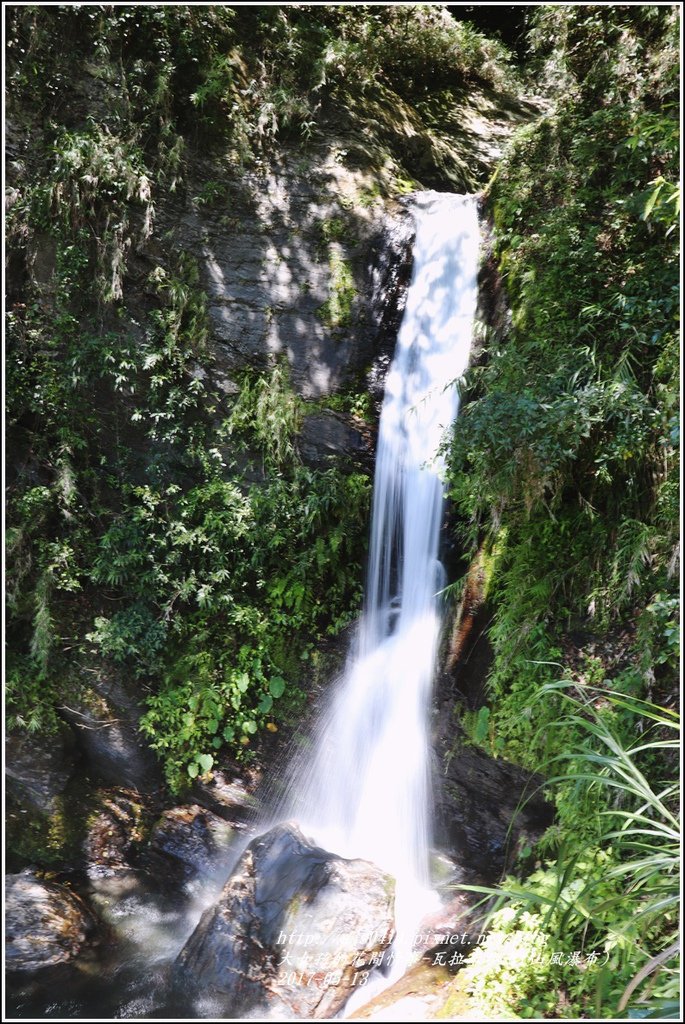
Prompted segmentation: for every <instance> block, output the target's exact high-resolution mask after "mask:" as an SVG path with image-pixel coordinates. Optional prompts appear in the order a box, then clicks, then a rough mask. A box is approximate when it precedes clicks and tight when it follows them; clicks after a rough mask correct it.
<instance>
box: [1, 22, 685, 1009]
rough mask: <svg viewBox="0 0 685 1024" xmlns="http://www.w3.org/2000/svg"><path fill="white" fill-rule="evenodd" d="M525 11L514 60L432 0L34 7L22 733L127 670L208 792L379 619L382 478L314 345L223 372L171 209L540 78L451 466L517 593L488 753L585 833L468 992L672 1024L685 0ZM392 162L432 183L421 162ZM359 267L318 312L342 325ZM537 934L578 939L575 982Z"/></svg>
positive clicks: (462, 513)
mask: <svg viewBox="0 0 685 1024" xmlns="http://www.w3.org/2000/svg"><path fill="white" fill-rule="evenodd" d="M526 20H527V21H528V22H529V24H528V34H527V45H528V47H529V51H528V52H527V54H526V57H525V60H524V62H523V69H522V70H520V69H519V70H517V69H516V62H515V61H514V59H513V58H512V57H511V56H510V54H509V53H508V52H507V51H506V49H505V48H504V46H503V45H502V44H501V43H500V42H497V41H493V40H492V39H488V38H486V37H485V36H484V35H483V34H481V33H480V32H479V31H477V30H476V29H474V28H473V27H472V26H471V25H470V24H469V23H468V22H466V21H455V20H450V19H449V18H447V17H444V16H443V12H441V11H440V10H438V9H436V8H434V7H429V6H427V5H426V6H424V5H414V6H410V7H389V8H381V7H378V6H374V5H368V6H366V5H341V6H333V5H324V6H322V7H308V6H307V5H289V6H288V7H278V6H274V5H272V6H261V7H253V8H235V9H234V8H231V7H227V6H204V7H155V6H154V5H150V6H137V7H134V6H125V5H123V6H116V7H115V6H110V7H108V8H104V7H86V6H82V7H67V6H64V7H61V6H53V7H40V6H38V5H35V6H26V7H23V8H14V9H12V11H11V12H10V14H9V16H8V23H7V47H8V51H7V52H8V59H9V63H8V75H7V82H8V89H9V102H8V114H9V117H10V127H9V131H8V150H9V170H10V175H9V178H10V184H11V185H12V188H11V189H10V202H11V206H10V210H9V214H8V220H7V238H8V251H9V289H10V291H9V302H8V335H7V336H8V388H7V396H8V431H9V436H8V450H9V453H10V456H11V458H10V474H9V485H10V486H9V496H8V536H7V540H8V579H9V588H8V611H9V621H8V637H9V641H10V644H9V653H8V691H7V694H8V695H7V700H8V712H9V724H10V727H11V728H16V729H28V730H33V731H36V730H49V729H50V728H52V727H53V726H54V725H55V722H56V713H57V712H58V711H59V708H60V706H61V705H62V704H64V703H65V702H67V701H68V699H69V698H70V695H71V694H73V693H77V692H79V690H82V689H84V688H86V689H87V682H86V680H87V672H86V670H87V669H92V667H93V666H99V665H104V664H107V665H109V666H114V667H115V668H116V669H117V670H118V671H120V672H121V673H122V674H123V675H125V676H126V677H127V678H129V679H131V678H132V679H134V680H135V684H136V686H137V687H138V689H139V692H140V694H141V697H142V699H143V700H144V703H145V708H146V713H145V716H144V718H143V722H142V728H143V730H144V732H145V733H146V735H147V737H148V739H149V742H150V744H151V746H152V747H153V748H154V749H155V750H156V751H157V752H158V753H159V755H160V757H161V759H162V763H163V766H164V769H165V773H166V778H167V781H168V783H169V785H170V787H171V788H172V789H173V790H174V791H181V790H182V788H183V786H184V785H186V784H187V783H188V782H189V781H190V780H192V779H195V778H196V777H198V776H199V775H203V774H205V773H206V772H208V771H210V770H211V768H212V766H213V764H214V763H215V759H217V760H218V759H219V758H220V757H222V756H224V754H226V753H229V754H230V755H231V756H232V757H235V756H245V754H246V751H249V750H250V749H251V747H250V745H251V744H253V743H254V737H255V736H256V735H258V734H259V733H260V731H261V730H264V729H268V730H271V731H273V730H275V729H277V728H278V726H279V724H280V723H281V722H282V721H283V720H287V719H288V718H289V717H291V718H292V717H293V716H295V715H296V714H297V713H298V709H299V707H300V706H301V704H302V702H303V700H304V694H303V692H302V690H303V687H305V686H306V680H307V679H308V678H309V676H310V674H311V673H310V668H309V666H310V665H311V664H312V662H314V661H315V660H316V655H317V650H318V648H319V646H320V644H321V641H322V638H323V637H326V636H330V635H332V634H335V633H336V632H339V630H340V629H341V628H342V627H343V626H344V625H345V624H346V623H348V622H349V621H350V620H351V618H352V617H353V616H354V615H355V613H356V611H357V610H358V607H359V602H360V597H361V575H362V563H363V556H364V545H365V533H366V522H367V518H368V502H369V490H370V485H369V479H368V476H366V475H365V474H363V473H360V472H349V471H347V470H346V471H343V470H342V469H340V468H332V469H328V470H316V469H311V468H307V467H306V466H305V465H303V463H302V461H301V459H300V456H299V453H298V431H299V429H300V424H301V419H302V416H303V413H304V411H305V408H304V404H303V402H302V401H301V400H300V399H299V398H298V397H297V396H296V394H295V393H294V390H293V388H292V386H291V383H290V380H289V374H288V369H287V366H286V365H285V364H282V363H278V364H275V365H274V366H273V367H272V368H271V369H270V370H269V371H268V372H267V371H263V370H259V371H257V370H254V369H250V368H247V367H246V369H245V372H244V375H243V377H242V378H241V379H240V381H239V382H238V384H239V387H238V388H237V389H236V390H235V393H231V394H229V395H227V394H225V393H224V392H221V391H219V390H218V389H217V388H216V387H215V386H214V384H213V377H212V372H211V371H212V366H213V359H214V357H213V352H212V341H211V332H210V326H209V322H208V316H207V300H206V297H205V295H204V294H203V292H202V289H201V286H200V278H199V270H198V265H197V263H196V262H195V260H194V259H193V257H192V254H184V255H179V254H178V253H176V252H173V251H172V250H170V249H165V248H164V245H163V242H164V240H163V239H160V238H159V237H158V234H157V232H156V223H155V206H156V203H157V202H158V199H159V196H160V194H161V193H169V194H171V193H174V194H183V192H184V189H185V188H186V184H185V182H186V178H187V176H188V168H189V165H190V164H191V163H192V161H193V159H195V158H196V156H197V154H198V153H201V152H202V153H204V152H206V151H209V152H211V153H213V154H215V155H219V156H220V158H221V160H222V161H224V162H225V165H226V167H227V168H228V169H229V170H228V173H230V174H232V175H234V176H236V177H238V176H239V175H241V174H243V173H244V172H245V171H247V170H253V169H255V168H258V167H259V166H261V165H262V163H265V162H268V160H269V159H270V158H271V157H272V156H273V155H274V153H276V152H278V151H279V149H281V148H288V147H289V148H290V149H293V150H298V151H299V150H304V149H306V147H307V146H309V145H312V144H313V143H314V142H315V141H316V139H317V138H318V139H321V138H325V136H326V132H327V131H332V130H333V129H334V128H335V130H338V129H339V128H340V126H341V125H345V126H347V127H348V128H349V127H350V124H352V126H353V127H354V124H355V120H354V119H355V117H357V118H359V121H358V123H357V127H359V124H361V125H362V126H364V125H365V123H366V122H364V119H363V113H364V111H365V110H373V111H374V117H375V118H376V119H377V120H382V119H383V118H387V117H388V116H389V113H388V112H389V111H390V110H392V109H395V110H397V111H398V117H399V116H400V113H399V112H400V111H402V110H404V107H403V105H404V104H407V105H411V107H412V109H413V110H415V111H418V112H419V113H420V115H421V117H422V118H423V121H424V123H425V125H426V126H427V130H429V131H430V132H432V133H433V135H434V137H435V138H436V139H438V140H441V139H443V140H444V139H446V138H447V137H448V135H449V132H450V130H451V127H453V126H451V125H450V121H449V116H448V114H447V113H446V112H448V111H449V109H450V105H451V104H452V103H453V101H454V100H455V97H457V96H458V95H461V94H463V93H464V92H468V90H469V88H472V87H474V86H475V85H478V86H479V87H484V88H494V89H500V90H504V89H510V90H514V91H515V90H521V89H522V88H523V85H522V82H523V81H524V80H525V81H526V82H527V87H529V88H534V89H535V90H536V91H537V92H539V93H542V94H544V95H545V96H546V97H547V106H546V108H545V113H544V114H543V116H541V117H539V118H538V119H537V120H536V121H535V122H534V123H532V124H531V125H530V126H529V127H527V128H525V129H524V130H522V131H520V132H519V133H518V134H517V135H516V136H515V137H514V139H513V140H512V143H511V145H510V146H509V148H508V150H507V152H506V155H505V157H504V159H503V160H502V161H501V162H500V164H499V166H498V169H497V171H496V173H495V175H494V177H493V179H492V181H491V183H490V185H489V187H488V189H487V193H486V198H487V204H488V207H489V210H490V211H491V214H492V217H493V220H494V224H495V228H496V245H497V253H496V256H497V261H498V265H499V269H500V273H501V276H502V280H503V283H504V286H505V289H506V293H507V297H508V301H509V303H510V307H511V312H512V320H511V324H509V325H498V328H497V329H493V330H492V332H491V335H490V336H489V337H488V339H487V340H486V349H487V352H486V359H485V360H483V361H482V362H481V363H480V364H479V366H478V367H477V368H474V369H473V370H472V371H470V372H469V374H468V375H467V378H466V380H465V382H464V387H465V390H466V393H467V397H468V401H467V402H466V404H465V406H464V410H463V413H462V416H461V418H460V421H459V430H458V432H457V433H456V435H455V437H454V439H453V441H452V444H451V450H450V472H449V486H450V490H451V495H452V498H453V500H454V502H455V506H456V508H457V510H458V519H459V523H460V533H459V538H458V539H459V543H460V544H461V545H462V546H463V547H464V548H467V549H468V548H470V549H472V551H473V553H474V554H475V553H476V552H477V551H478V550H479V549H482V550H484V551H485V552H486V553H487V560H488V565H489V566H491V576H492V579H491V583H490V588H489V594H488V600H489V602H490V604H491V608H492V612H493V620H492V625H491V628H490V640H491V643H492V646H493V650H494V665H493V669H492V672H491V675H490V678H489V686H490V690H489V700H488V707H486V708H484V709H481V711H480V713H479V714H478V715H477V716H473V719H474V720H473V721H472V722H471V727H472V728H471V733H472V737H473V738H474V741H476V742H481V743H483V745H484V746H485V747H486V748H487V749H488V750H489V751H490V752H491V753H493V754H495V755H497V756H504V757H507V758H510V759H512V760H514V761H517V762H518V763H520V764H523V765H524V766H526V767H529V768H533V769H541V770H543V771H544V772H545V773H546V775H547V776H548V777H549V778H550V783H549V786H548V789H549V794H550V797H551V798H552V799H553V800H554V801H555V803H556V807H557V823H556V825H555V826H554V828H553V829H551V830H550V832H549V833H548V834H547V836H546V837H545V838H544V840H543V842H542V844H541V845H540V847H539V848H538V849H536V850H534V851H530V850H526V851H522V859H521V864H520V867H521V869H522V871H523V872H524V873H527V874H528V877H527V878H526V879H525V880H524V882H522V883H516V882H514V881H513V880H507V882H506V883H505V885H504V888H503V892H504V895H503V897H502V900H501V902H500V904H498V909H497V910H496V914H495V917H494V918H493V928H494V934H495V935H499V936H500V937H506V936H511V935H513V936H515V939H516V944H517V947H516V948H517V950H519V951H521V955H520V956H518V955H517V956H513V955H512V956H509V957H508V959H507V962H506V966H503V965H502V963H501V962H498V961H497V960H494V961H493V960H488V959H486V957H485V953H484V952H482V951H478V952H476V953H475V954H474V956H473V958H472V961H471V965H470V967H469V969H468V970H467V972H466V973H465V978H466V980H467V982H468V984H469V985H470V990H471V992H472V993H473V994H474V996H475V997H476V998H477V999H478V1001H479V1003H480V1004H481V1005H483V1006H484V1007H485V1008H486V1009H487V1010H489V1011H492V1012H495V1013H501V1014H504V1015H509V1016H510V1017H511V1016H512V1015H514V1016H523V1017H525V1016H540V1015H555V1016H566V1017H575V1016H615V1015H616V1012H617V1009H619V1010H620V1012H623V1010H624V1006H625V1004H626V1003H628V1004H629V1005H630V1006H631V1011H632V1013H633V1014H634V1015H645V1014H646V1013H649V1012H650V1011H651V1010H653V1009H654V1008H655V1007H656V1009H657V1011H662V1012H663V1013H664V1014H665V1013H666V1012H668V1005H667V1004H668V1002H669V1000H671V998H672V997H673V995H674V994H675V985H674V973H673V972H674V963H675V961H674V958H673V942H674V933H675V930H676V907H675V903H674V895H675V894H676V893H677V889H676V878H677V875H676V870H677V867H676V864H677V861H676V850H677V828H678V822H677V791H676V788H675V779H676V773H677V761H676V757H675V751H674V747H673V735H674V731H675V728H676V726H677V715H676V712H677V667H678V566H679V547H678V543H679V541H678V534H677V524H678V472H679V463H678V448H679V434H678V423H679V419H678V393H679V385H678V323H677V314H678V253H677V243H678V230H677V223H678V215H679V207H678V195H679V192H678V183H677V171H678V108H677V102H678V80H677V67H678V23H677V17H676V12H675V9H673V8H671V7H670V6H668V5H660V6H657V5H644V6H637V7H635V6H633V7H628V6H626V7H621V6H618V7H611V6H604V7H600V6H592V5H571V6H563V5H548V6H543V7H540V8H538V9H537V10H536V11H535V12H534V13H531V14H530V16H529V17H527V19H526ZM56 40H60V45H59V46H57V45H55V41H56ZM519 50H522V46H521V44H520V43H519ZM85 67H87V68H88V75H89V76H90V80H91V84H90V86H89V90H87V91H84V90H82V89H80V86H79V78H78V76H76V77H75V75H74V68H85ZM98 83H100V84H102V87H103V92H102V94H100V93H99V92H98ZM113 94H114V95H115V97H116V99H115V101H113V102H112V101H111V96H112V95H113ZM15 122H16V124H15ZM17 126H18V127H17ZM24 131H25V132H27V133H28V136H29V140H30V148H29V150H27V151H24V149H23V148H22V145H23V144H22V143H20V142H18V141H17V139H18V137H19V136H20V135H21V134H22V132H24ZM401 149H402V147H401V146H400V152H399V154H398V153H397V152H395V156H396V157H397V172H396V174H397V180H398V181H399V182H400V187H399V190H406V188H410V187H411V185H412V181H413V180H414V178H415V177H417V176H418V171H417V169H416V167H414V166H413V165H412V166H410V165H409V164H406V165H405V164H403V163H402V160H404V159H408V157H406V156H405V154H404V153H403V152H401ZM201 198H202V197H201ZM204 198H205V200H206V201H207V202H209V201H210V199H211V196H210V195H209V194H208V196H205V197H204ZM332 237H333V236H332ZM333 240H335V239H333ZM146 246H148V247H152V246H157V247H158V248H156V249H155V250H154V251H155V253H156V256H155V259H156V266H155V269H154V270H153V271H151V272H150V271H149V268H148V269H147V270H146V272H145V275H144V280H142V279H141V272H140V266H139V265H138V264H136V262H135V259H136V255H137V254H138V253H139V252H140V251H142V250H143V249H145V247H146ZM330 251H331V252H332V253H333V254H335V250H330ZM46 253H47V254H52V256H51V257H50V259H51V262H52V264H53V268H52V270H51V272H50V274H49V275H46V273H45V271H44V267H43V264H44V262H45V260H46V258H47V257H46V255H45V254H46ZM331 258H333V257H331ZM338 272H339V274H340V275H342V277H341V280H343V279H344V280H343V285H341V288H340V289H339V294H338V295H337V296H336V303H335V304H333V303H332V304H329V306H328V307H326V309H325V310H323V312H322V316H326V317H328V318H329V320H330V322H331V324H332V325H334V326H340V325H343V326H344V324H345V322H346V318H349V315H350V302H349V301H348V298H346V296H348V292H349V287H348V286H349V282H347V285H345V283H344V282H345V281H346V280H347V279H346V278H344V274H345V273H346V270H345V267H344V266H342V265H341V268H339V271H338ZM350 287H351V286H350ZM348 297H349V296H348ZM336 397H337V399H338V400H339V401H345V402H347V403H348V405H349V404H350V403H351V401H352V399H351V397H350V396H344V398H341V396H336ZM357 404H358V405H359V406H360V408H361V407H362V406H365V407H366V408H367V409H368V405H367V404H366V403H364V401H363V399H359V400H358V403H357ZM536 950H537V951H540V950H542V951H544V952H545V954H546V951H547V950H549V951H550V952H552V951H554V952H559V953H560V954H563V957H564V958H565V957H572V956H573V955H574V954H575V953H576V952H579V953H580V954H581V958H580V960H581V963H582V969H581V968H579V967H574V966H570V967H569V966H568V964H569V963H571V964H572V961H567V960H566V959H562V960H561V961H556V962H555V961H551V959H550V957H549V956H547V955H541V957H540V958H539V960H534V959H533V958H532V957H531V956H529V953H530V952H531V951H532V952H535V951H536ZM595 951H598V952H599V954H601V955H599V956H598V958H597V962H596V963H595V962H592V961H588V955H589V954H591V953H594V952H595ZM639 971H642V973H641V976H640V977H639V980H638V983H637V985H636V991H635V992H632V991H628V992H627V995H626V991H627V989H628V986H629V985H630V983H631V979H634V978H635V977H636V976H637V975H638V972H639ZM645 994H646V996H647V998H648V1000H649V1001H648V1002H647V1003H644V1004H635V999H636V997H637V996H638V995H645Z"/></svg>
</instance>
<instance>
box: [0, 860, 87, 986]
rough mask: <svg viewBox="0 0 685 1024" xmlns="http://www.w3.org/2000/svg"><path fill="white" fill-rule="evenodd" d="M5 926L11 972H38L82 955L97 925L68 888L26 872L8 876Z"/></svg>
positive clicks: (84, 906)
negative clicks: (40, 969)
mask: <svg viewBox="0 0 685 1024" xmlns="http://www.w3.org/2000/svg"><path fill="white" fill-rule="evenodd" d="M5 924H6V948H5V954H6V964H7V967H8V969H9V970H10V971H35V970H38V969H39V968H43V967H54V966H55V965H57V964H62V963H66V962H67V961H69V960H73V958H74V957H76V956H78V954H79V953H80V952H81V950H82V948H83V947H84V945H85V944H86V943H87V941H88V939H89V938H90V937H91V936H92V934H93V932H94V930H95V925H96V922H95V918H94V916H93V914H92V913H91V912H90V911H89V910H88V908H87V907H86V905H85V903H84V902H83V900H81V899H80V898H79V897H78V896H76V895H75V894H74V893H73V892H71V891H70V890H69V889H67V888H66V887H65V886H63V885H59V884H57V883H56V882H45V881H43V880H41V879H38V878H36V876H35V875H33V874H32V873H31V872H28V871H25V872H22V873H21V874H18V875H6V876H5Z"/></svg>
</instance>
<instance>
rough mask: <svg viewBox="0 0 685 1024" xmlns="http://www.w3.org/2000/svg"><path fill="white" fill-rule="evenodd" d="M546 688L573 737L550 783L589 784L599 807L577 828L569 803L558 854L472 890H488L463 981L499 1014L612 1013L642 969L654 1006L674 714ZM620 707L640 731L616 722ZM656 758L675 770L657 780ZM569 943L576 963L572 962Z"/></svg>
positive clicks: (672, 934)
mask: <svg viewBox="0 0 685 1024" xmlns="http://www.w3.org/2000/svg"><path fill="white" fill-rule="evenodd" d="M552 694H556V695H557V696H559V697H560V698H561V699H562V701H563V702H564V703H565V704H566V706H567V708H568V710H567V711H566V713H564V714H562V716H561V718H560V719H559V720H558V721H557V722H555V723H554V727H555V728H558V729H560V730H561V731H562V732H563V733H564V734H566V735H569V733H570V734H571V735H573V736H575V739H576V745H575V746H574V744H573V742H571V743H569V744H568V747H567V748H566V749H565V750H564V752H563V753H561V754H559V755H557V756H556V757H555V758H553V759H552V761H551V763H550V765H548V768H550V769H551V770H552V771H555V768H556V769H557V770H558V768H559V767H560V768H561V769H562V772H561V774H554V775H553V777H552V778H550V779H549V780H548V785H549V786H551V787H555V788H556V789H557V790H558V791H560V793H561V801H562V802H565V803H566V804H567V808H568V809H570V807H571V802H572V801H577V800H578V797H579V795H582V793H583V792H584V791H585V792H586V793H588V794H589V793H591V792H592V791H593V790H594V791H595V792H596V793H598V794H599V795H600V797H601V800H600V801H599V804H600V806H602V809H601V810H600V811H599V812H598V814H597V815H596V816H595V817H594V821H593V825H594V832H593V833H592V834H590V835H589V836H588V832H587V828H586V829H583V830H580V831H579V830H578V828H577V824H576V822H577V820H578V812H577V803H576V813H575V815H573V816H570V815H569V817H568V819H567V821H566V822H564V821H563V820H562V827H561V830H560V831H561V839H559V840H558V844H557V850H556V854H557V855H556V860H555V861H553V862H546V863H545V864H543V865H541V866H539V867H538V868H537V869H536V870H535V871H534V872H533V873H532V874H531V875H529V876H528V877H527V878H526V880H525V882H523V883H519V882H517V881H515V880H514V879H507V880H506V881H505V882H504V883H503V884H502V886H501V887H500V888H499V889H497V890H485V889H480V890H478V891H481V892H491V893H492V894H493V896H495V897H496V898H495V901H494V903H493V905H492V907H491V909H490V912H489V921H490V925H491V928H492V933H491V938H490V941H489V943H488V946H487V948H485V949H479V950H477V951H476V952H475V953H474V954H473V955H472V956H471V958H470V963H469V966H468V967H467V969H466V975H467V977H468V981H469V987H470V991H471V992H472V994H473V995H475V996H476V997H477V999H478V1003H479V1004H480V1005H483V1006H484V1007H485V1008H486V1009H487V1010H489V1011H490V1012H493V1013H497V1014H499V1013H507V1012H509V1013H511V1012H513V1013H514V1014H517V1015H518V1016H520V1017H523V1018H525V1017H529V1016H545V1015H555V1016H562V1017H564V1016H570V1015H571V1013H573V1016H578V1015H580V1016H585V1015H589V1014H592V1015H594V1016H597V1017H615V1015H616V1011H617V1010H618V1011H619V1013H620V1012H621V1011H622V1010H624V1009H625V1007H626V1005H627V1004H629V1000H631V998H637V997H636V996H634V993H635V992H636V991H637V992H639V991H640V986H641V985H642V984H643V983H644V982H645V980H646V979H647V978H650V982H649V986H648V988H647V993H648V995H647V996H646V997H645V998H648V1002H647V1005H646V1007H645V1009H652V1010H654V1011H655V1012H657V1014H658V1011H659V1009H660V1007H662V1006H663V1005H664V1004H665V1003H666V1002H667V1001H668V1000H671V999H672V998H673V997H674V996H675V995H677V991H678V988H677V984H678V978H677V970H676V964H675V957H676V955H677V942H675V944H674V940H677V934H678V916H677V908H678V900H679V881H678V877H679V876H678V870H679V851H680V825H679V821H678V818H677V812H678V803H679V793H678V782H677V779H676V775H677V749H678V732H679V719H678V716H677V715H676V714H674V713H673V712H671V711H669V710H668V709H664V708H661V707H658V706H656V705H654V704H651V703H650V702H646V701H640V700H636V699H635V698H626V697H625V696H623V695H622V694H620V693H616V692H612V691H605V690H602V689H599V688H587V690H586V691H585V692H584V693H583V694H582V695H581V696H580V697H577V696H575V695H574V694H573V692H572V691H570V689H569V687H568V684H564V683H562V684H555V685H553V686H551V687H549V688H547V689H546V690H545V691H543V695H542V696H543V697H544V698H545V699H546V698H547V697H548V696H550V695H552ZM617 712H620V716H619V715H617ZM626 718H629V719H630V727H631V728H630V731H631V733H632V736H633V737H634V736H635V735H637V739H634V738H632V739H631V740H629V741H625V740H624V739H623V738H622V737H621V736H620V735H619V734H618V733H617V731H616V729H617V727H619V728H620V727H622V726H624V725H625V719H626ZM655 760H656V762H657V763H658V764H659V770H660V771H663V767H664V764H665V765H668V768H667V771H670V772H672V773H673V776H672V777H671V778H668V779H664V778H663V777H659V779H658V781H657V782H656V785H654V784H652V783H650V781H649V780H648V778H647V775H646V774H645V770H649V767H650V764H653V763H655ZM564 826H565V827H564ZM555 953H556V954H557V956H556V957H555V956H554V954H555ZM575 954H577V956H578V962H579V963H580V964H581V965H582V969H579V968H578V966H571V967H569V963H572V960H573V957H574V955H575ZM588 955H589V956H588ZM638 1008H641V1007H639V1006H638V1007H636V1009H638Z"/></svg>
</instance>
